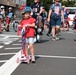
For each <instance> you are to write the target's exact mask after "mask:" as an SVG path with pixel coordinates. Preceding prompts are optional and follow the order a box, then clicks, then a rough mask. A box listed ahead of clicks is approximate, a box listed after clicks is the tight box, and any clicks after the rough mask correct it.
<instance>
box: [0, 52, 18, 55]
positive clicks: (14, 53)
mask: <svg viewBox="0 0 76 75" xmlns="http://www.w3.org/2000/svg"><path fill="white" fill-rule="evenodd" d="M16 53H17V52H14V53H0V55H13V54H16Z"/></svg>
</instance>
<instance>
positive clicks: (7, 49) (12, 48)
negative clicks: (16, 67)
mask: <svg viewBox="0 0 76 75" xmlns="http://www.w3.org/2000/svg"><path fill="white" fill-rule="evenodd" d="M13 49H21V47H14V48H5V50H13Z"/></svg>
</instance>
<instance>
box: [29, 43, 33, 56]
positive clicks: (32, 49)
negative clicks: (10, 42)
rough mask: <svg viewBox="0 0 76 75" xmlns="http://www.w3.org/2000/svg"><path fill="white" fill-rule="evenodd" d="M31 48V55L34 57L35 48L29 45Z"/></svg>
mask: <svg viewBox="0 0 76 75" xmlns="http://www.w3.org/2000/svg"><path fill="white" fill-rule="evenodd" d="M29 47H30V53H31V55H32V56H34V46H33V44H29Z"/></svg>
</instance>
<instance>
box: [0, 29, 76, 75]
mask: <svg viewBox="0 0 76 75" xmlns="http://www.w3.org/2000/svg"><path fill="white" fill-rule="evenodd" d="M46 33H47V31H45V32H44V35H43V36H42V37H43V38H42V42H41V43H35V44H34V47H35V57H36V63H35V64H33V63H30V64H29V65H28V64H25V63H17V57H20V49H21V41H20V40H19V38H20V36H17V35H16V33H15V32H14V31H13V30H12V31H10V32H5V31H4V32H3V33H2V34H0V75H76V42H75V41H74V39H75V38H76V34H75V33H73V31H72V30H71V29H70V31H66V32H61V33H60V36H59V37H60V41H52V40H51V36H50V37H48V36H46Z"/></svg>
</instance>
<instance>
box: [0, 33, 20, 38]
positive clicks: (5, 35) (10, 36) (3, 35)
mask: <svg viewBox="0 0 76 75" xmlns="http://www.w3.org/2000/svg"><path fill="white" fill-rule="evenodd" d="M0 36H8V37H21V36H17V35H9V34H1V35H0Z"/></svg>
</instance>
